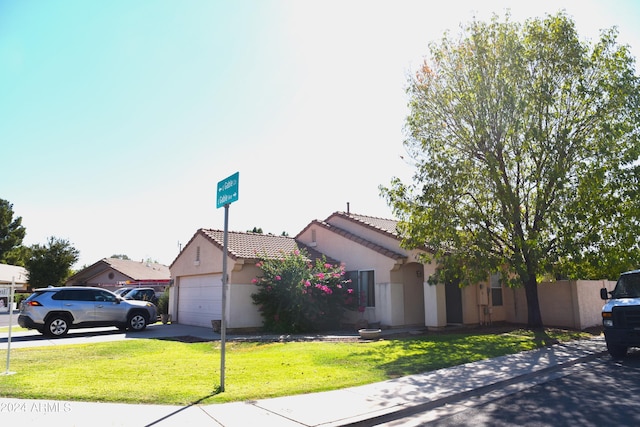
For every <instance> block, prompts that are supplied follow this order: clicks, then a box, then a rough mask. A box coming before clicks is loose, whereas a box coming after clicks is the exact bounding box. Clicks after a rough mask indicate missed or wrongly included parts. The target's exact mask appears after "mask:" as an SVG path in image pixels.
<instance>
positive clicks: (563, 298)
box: [503, 280, 615, 329]
mask: <svg viewBox="0 0 640 427" xmlns="http://www.w3.org/2000/svg"><path fill="white" fill-rule="evenodd" d="M614 286H615V282H611V281H607V280H578V281H575V280H559V281H556V282H543V283H540V284H539V285H538V300H539V302H540V314H541V316H542V323H543V324H544V325H545V326H556V327H563V328H572V329H585V328H589V327H592V326H599V325H600V324H601V323H602V318H601V314H600V312H601V309H602V306H603V305H604V302H603V301H602V300H601V299H600V288H602V287H606V288H607V289H609V290H612V289H613V287H614ZM503 295H504V297H505V298H504V301H505V310H506V319H505V320H506V321H508V322H512V323H522V324H526V323H527V313H528V311H527V300H526V295H525V292H524V289H523V288H516V289H505V291H504V294H503Z"/></svg>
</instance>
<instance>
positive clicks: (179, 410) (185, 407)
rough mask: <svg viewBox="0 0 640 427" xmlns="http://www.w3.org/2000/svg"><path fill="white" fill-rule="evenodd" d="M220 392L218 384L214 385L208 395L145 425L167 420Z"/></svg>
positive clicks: (148, 425)
mask: <svg viewBox="0 0 640 427" xmlns="http://www.w3.org/2000/svg"><path fill="white" fill-rule="evenodd" d="M220 393H222V390H221V388H220V386H218V387H216V389H215V390H213V392H212V393H211V394H210V395H208V396H204V397H201V398H200V399H198V400H196V401H195V402H191V403H190V404H188V405H186V406H184V407H182V408H180V409H178V410H176V411H173V412H172V413H170V414H167V415H165V416H164V417H162V418H159V419H157V420H155V421H154V422H152V423H149V424H147V425H146V426H145V427H150V426H154V425H156V424H158V423H161V422H162V421H165V420H168V419H169V418H171V417H173V416H175V415H178V414H179V413H180V412H182V411H184V410H186V409H189V408H191V407H192V406H195V405H199V404H200V403H202V402H204V401H205V400H207V399H209V398H211V397H214V396H215V395H217V394H220Z"/></svg>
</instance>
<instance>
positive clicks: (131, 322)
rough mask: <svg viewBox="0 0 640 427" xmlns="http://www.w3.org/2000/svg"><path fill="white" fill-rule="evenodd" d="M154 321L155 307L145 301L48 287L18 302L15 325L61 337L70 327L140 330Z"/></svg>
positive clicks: (103, 292)
mask: <svg viewBox="0 0 640 427" xmlns="http://www.w3.org/2000/svg"><path fill="white" fill-rule="evenodd" d="M156 318H157V311H156V306H155V305H153V304H152V303H150V302H148V301H134V300H131V301H129V300H124V299H122V298H120V297H119V296H117V295H115V294H114V293H112V292H109V291H106V290H104V289H100V288H91V287H59V288H54V287H51V288H42V289H36V290H35V291H34V293H33V294H31V295H30V296H29V298H27V299H26V300H24V301H23V302H22V306H21V308H20V315H19V316H18V324H19V325H20V326H22V327H23V328H28V329H37V330H38V331H39V332H40V333H42V334H46V335H51V336H54V337H61V336H63V335H65V334H66V333H67V332H69V329H71V328H94V327H100V326H116V327H118V328H119V329H122V330H125V329H130V330H132V331H142V330H144V329H145V328H146V327H147V325H148V324H151V323H155V322H156Z"/></svg>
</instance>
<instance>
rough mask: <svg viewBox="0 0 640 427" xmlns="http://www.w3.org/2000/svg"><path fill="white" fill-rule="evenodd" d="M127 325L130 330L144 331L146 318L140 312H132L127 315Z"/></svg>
mask: <svg viewBox="0 0 640 427" xmlns="http://www.w3.org/2000/svg"><path fill="white" fill-rule="evenodd" d="M127 326H128V327H129V329H131V330H132V331H144V329H145V328H146V327H147V318H146V317H144V315H143V314H142V313H133V314H131V315H129V320H127Z"/></svg>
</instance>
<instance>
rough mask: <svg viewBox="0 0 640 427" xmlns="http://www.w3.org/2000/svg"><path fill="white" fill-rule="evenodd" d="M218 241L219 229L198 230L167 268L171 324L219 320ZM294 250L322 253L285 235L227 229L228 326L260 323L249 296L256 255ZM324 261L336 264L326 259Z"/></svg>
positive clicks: (221, 234) (315, 255) (221, 237)
mask: <svg viewBox="0 0 640 427" xmlns="http://www.w3.org/2000/svg"><path fill="white" fill-rule="evenodd" d="M223 244H224V231H222V230H208V229H199V230H198V231H197V232H196V234H195V235H194V236H193V237H192V238H191V240H189V242H188V243H187V244H186V245H185V246H184V248H183V249H182V251H181V252H180V254H179V255H178V257H177V258H176V259H175V260H174V261H173V263H172V264H171V265H170V266H169V269H170V271H171V277H172V278H173V286H172V287H171V288H170V294H169V295H170V296H169V302H170V307H169V313H170V314H171V318H172V320H173V321H174V322H177V323H182V324H185V325H195V326H205V327H207V326H211V321H212V320H220V319H221V318H222V254H223ZM296 249H298V250H300V249H304V250H306V251H307V252H308V253H309V256H310V257H311V259H312V260H313V259H316V258H320V257H322V254H320V253H319V252H318V251H316V250H315V249H314V248H312V247H307V246H305V245H304V244H302V243H299V242H297V241H296V240H295V239H292V238H290V237H285V236H274V235H271V234H259V233H239V232H231V231H230V232H228V246H227V255H228V256H227V276H228V289H227V294H226V297H227V310H226V311H227V327H228V328H230V329H253V328H258V327H260V326H261V325H262V318H261V316H260V313H259V312H258V309H257V307H256V306H255V305H254V304H253V300H252V299H251V294H252V293H254V292H255V291H256V287H255V285H254V284H252V283H251V281H252V280H253V279H254V278H256V277H258V276H259V275H260V274H261V270H260V269H259V268H258V267H256V264H257V262H258V259H259V256H261V255H264V256H266V257H278V256H280V255H281V254H282V253H291V252H293V251H294V250H296ZM327 261H328V262H332V263H335V262H336V261H335V260H334V259H332V258H329V257H328V258H327Z"/></svg>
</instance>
